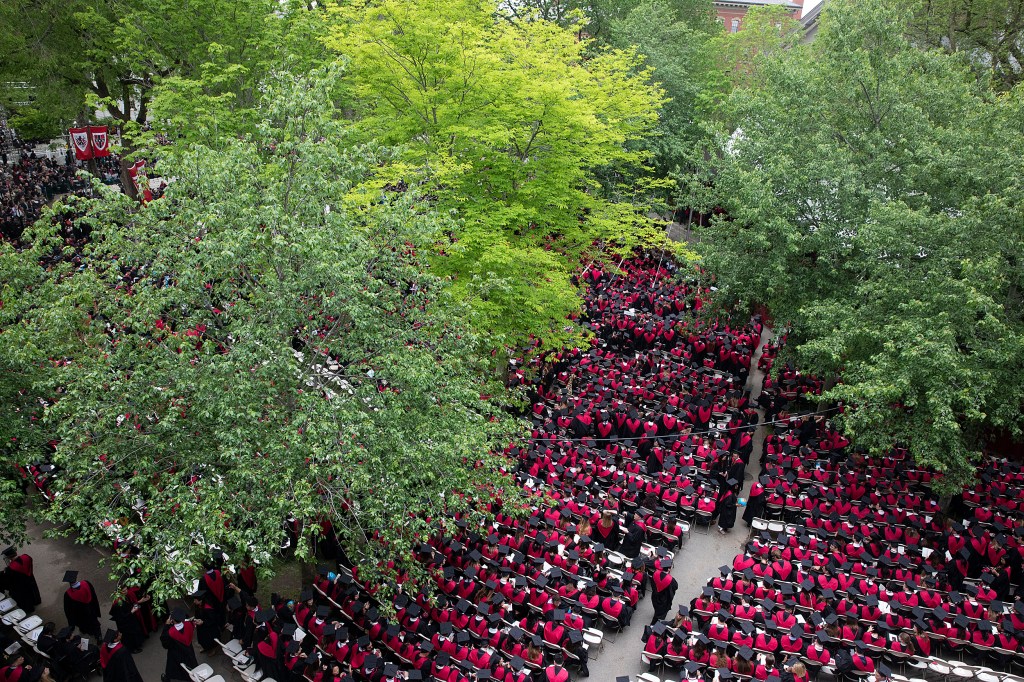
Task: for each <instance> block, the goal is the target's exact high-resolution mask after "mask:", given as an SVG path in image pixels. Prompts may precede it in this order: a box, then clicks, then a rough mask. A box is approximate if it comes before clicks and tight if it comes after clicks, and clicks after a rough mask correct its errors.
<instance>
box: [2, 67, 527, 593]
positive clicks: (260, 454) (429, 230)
mask: <svg viewBox="0 0 1024 682" xmlns="http://www.w3.org/2000/svg"><path fill="white" fill-rule="evenodd" d="M338 77H340V74H339V73H337V72H331V73H327V74H324V73H322V72H316V73H314V74H313V75H312V76H310V77H308V78H294V76H292V75H287V76H282V77H281V78H278V79H275V80H273V81H270V82H268V83H267V84H266V85H265V86H264V87H265V90H266V95H265V96H266V99H265V100H264V102H265V103H264V104H262V105H261V106H259V108H258V113H259V120H260V122H259V124H258V129H257V134H256V135H255V136H253V137H251V138H244V139H234V140H232V141H230V142H225V143H224V144H222V145H221V146H220V148H219V149H217V150H212V149H209V148H207V147H203V146H199V145H180V146H174V147H166V148H164V150H163V153H164V156H163V158H162V160H161V163H160V170H161V172H163V173H164V174H165V176H166V177H171V178H174V179H175V180H174V182H172V183H171V185H170V187H169V189H168V192H167V196H166V197H165V198H164V199H161V200H158V201H154V202H152V203H150V204H149V205H147V206H146V207H145V208H142V209H140V208H138V206H137V204H136V203H135V202H133V201H131V200H129V199H127V198H125V197H123V196H121V195H116V194H112V193H105V194H104V196H103V197H102V198H101V199H100V200H97V201H89V202H81V201H80V202H75V205H76V207H77V208H79V209H81V210H85V211H86V212H87V214H86V217H85V218H84V219H83V220H82V221H81V224H82V225H83V226H88V227H90V228H91V230H92V232H91V236H90V239H89V245H88V246H87V247H85V249H84V251H83V253H82V254H81V259H80V263H78V262H71V261H70V259H69V256H70V255H71V253H70V252H69V253H66V257H65V259H64V260H63V261H62V262H60V263H59V264H56V265H54V266H52V267H50V268H47V269H43V268H41V267H39V266H38V263H39V262H40V260H41V259H46V258H48V257H49V256H51V255H52V254H54V253H55V252H56V251H58V250H59V249H60V247H61V240H60V238H59V236H58V234H57V233H56V232H55V229H54V227H53V226H52V225H51V223H49V222H47V221H42V222H40V224H39V225H38V226H37V227H36V228H35V230H34V232H33V233H32V237H33V243H32V247H31V249H29V250H28V251H25V252H23V253H16V252H14V251H13V250H12V249H11V248H10V247H8V246H3V247H2V249H3V250H2V251H0V281H2V282H3V283H4V284H3V290H2V296H3V301H4V305H3V307H2V308H0V328H2V329H3V330H4V332H3V333H2V334H0V357H3V358H10V359H11V362H12V364H15V365H17V366H21V367H28V368H30V369H31V370H32V371H33V372H34V373H35V374H36V384H35V386H34V390H35V391H36V392H37V394H39V395H57V394H58V390H57V389H58V387H63V390H62V391H61V392H60V398H59V400H58V401H57V402H56V404H55V405H54V406H53V407H52V408H50V409H49V410H48V411H47V413H46V417H45V424H44V426H45V427H46V428H47V429H48V430H52V433H53V434H54V435H55V436H56V437H58V438H59V439H60V444H59V447H58V450H57V454H56V456H55V461H56V463H57V464H58V465H59V466H60V467H61V468H62V470H63V474H62V480H63V481H66V482H67V483H68V484H69V487H68V489H67V490H66V491H63V492H62V493H61V494H60V495H59V496H58V498H57V500H56V502H55V504H54V505H52V507H51V508H50V509H49V511H48V512H47V514H46V515H47V516H48V517H49V518H50V519H52V520H53V521H55V522H58V523H60V524H66V525H62V526H60V527H61V529H62V530H64V531H75V532H77V533H78V535H79V537H80V538H81V539H82V540H84V541H93V542H97V543H101V544H106V543H109V542H110V538H109V537H108V532H109V533H114V532H116V533H117V534H118V535H120V536H124V537H129V538H131V539H132V540H133V541H134V542H136V543H138V545H139V546H140V547H141V549H142V552H141V554H140V555H139V556H138V557H134V558H131V559H129V560H127V561H118V562H117V563H116V565H115V570H116V572H118V573H122V574H124V573H126V572H127V571H128V569H136V570H138V571H139V572H138V573H136V574H135V575H134V576H133V578H132V580H134V581H142V582H145V581H147V580H149V579H153V580H155V581H156V583H155V593H156V594H157V595H158V596H160V597H164V596H177V595H179V594H180V592H181V588H182V586H183V585H185V584H187V581H188V580H190V579H191V577H192V576H193V575H194V574H195V570H196V567H197V565H198V564H199V563H200V562H202V561H203V560H204V559H205V558H206V557H207V555H208V553H209V547H210V546H211V545H217V546H219V547H221V548H222V549H223V550H224V551H225V552H227V553H228V554H229V555H230V556H231V557H232V558H233V559H235V558H237V559H239V560H240V559H242V558H243V557H244V556H245V555H250V556H253V557H254V558H255V559H257V560H258V561H261V563H262V565H263V566H264V567H266V566H268V563H269V562H268V559H269V556H270V554H271V553H272V552H273V551H274V550H275V548H277V547H278V546H279V544H280V543H281V541H282V539H283V537H284V535H283V531H282V526H281V524H282V522H283V520H284V519H285V518H286V517H287V516H288V515H293V516H294V517H295V518H298V519H304V520H310V521H313V522H314V523H315V521H316V520H318V519H329V520H331V521H332V522H333V523H334V524H335V527H336V528H337V530H338V532H339V533H340V534H341V537H342V539H343V542H344V544H345V546H346V549H347V550H348V552H349V555H350V556H351V557H352V558H353V559H354V560H356V561H357V562H358V563H359V564H360V567H361V569H362V570H364V571H365V572H366V573H365V574H366V575H367V576H369V577H371V578H372V577H377V576H380V575H381V574H382V573H384V574H386V568H385V562H386V561H387V560H388V559H399V560H400V559H401V558H403V557H407V556H408V552H409V549H410V547H412V546H414V543H415V542H416V541H417V536H419V537H423V536H424V534H426V533H428V532H429V529H430V528H432V527H433V525H434V524H435V523H438V522H440V523H447V522H450V518H451V514H452V513H453V512H454V511H455V510H458V509H464V508H465V507H466V505H467V504H468V503H469V498H468V496H463V494H462V493H463V492H465V493H468V494H469V495H473V494H475V493H477V492H482V494H483V497H484V499H487V500H490V499H492V498H496V497H502V498H504V499H506V500H510V499H511V500H514V499H515V493H514V491H513V488H514V485H513V486H511V487H509V483H510V481H509V480H508V479H507V478H505V477H504V476H503V475H502V474H501V473H500V472H499V469H498V468H499V466H501V465H502V464H503V462H504V460H503V459H502V458H498V457H496V456H493V455H489V454H488V452H489V451H490V450H491V449H492V447H494V446H495V445H501V444H504V443H506V442H507V439H508V438H509V437H510V436H511V435H512V434H513V433H514V432H515V431H516V429H517V425H518V422H517V421H516V420H514V419H511V418H509V417H507V416H506V415H507V413H506V412H505V411H504V410H503V408H504V407H505V406H507V404H508V396H507V394H506V393H505V392H504V389H503V388H502V387H501V386H499V385H495V384H494V382H493V380H492V379H491V378H490V377H492V376H493V372H491V359H490V357H489V354H488V352H487V350H488V348H487V347H486V346H484V344H482V343H481V340H480V339H479V338H478V337H477V336H475V335H474V334H472V333H470V332H467V331H465V330H464V329H462V328H461V327H460V326H459V325H458V324H457V323H456V321H455V319H456V318H457V317H458V315H456V314H453V312H452V311H456V312H457V309H456V308H455V307H454V305H453V304H452V303H451V301H450V300H449V296H448V293H447V291H446V290H445V288H444V286H443V284H442V282H441V281H440V280H438V279H437V278H434V277H430V276H427V275H424V274H423V266H422V264H421V263H420V260H419V256H418V254H420V253H422V252H423V249H424V247H425V246H426V245H429V244H430V242H431V240H432V239H433V238H434V235H435V234H436V232H437V231H438V230H439V229H440V228H441V227H443V223H442V222H439V221H438V220H437V219H435V218H434V217H433V215H432V214H431V213H430V212H428V211H425V210H423V209H422V208H421V207H420V205H419V204H416V205H414V203H413V201H412V200H411V198H410V197H408V196H405V195H402V194H395V193H383V192H382V193H379V194H378V195H377V196H375V197H374V201H373V204H372V206H367V207H364V210H362V211H360V212H356V211H352V210H348V209H347V208H346V207H345V201H344V199H345V196H346V194H347V193H348V192H349V191H350V189H351V188H352V187H353V185H354V184H356V183H359V182H362V181H363V180H364V178H365V176H366V173H367V172H368V169H371V168H373V167H376V166H377V165H379V164H381V163H385V162H386V161H387V160H388V152H387V150H384V149H379V148H375V147H373V146H358V145H355V144H354V143H353V137H352V135H351V134H350V130H349V128H348V124H346V123H344V122H343V119H342V118H341V117H340V116H339V110H338V108H337V107H336V106H334V105H333V104H332V98H331V96H330V88H332V87H333V86H334V83H335V82H336V81H337V78H338ZM424 205H425V204H424ZM296 350H298V351H299V352H300V353H301V354H297V353H296ZM45 357H55V358H66V359H67V362H66V363H61V366H59V367H52V366H50V365H48V364H47V365H45V366H43V370H44V371H40V370H39V369H38V367H39V366H40V362H39V361H40V360H41V359H43V358H45ZM487 396H493V397H490V398H487ZM137 501H141V503H142V504H141V507H140V505H138V504H137ZM140 508H141V509H142V511H141V513H140V511H139V510H140ZM100 519H104V520H112V521H115V522H116V523H117V524H118V526H117V528H116V531H115V530H110V529H105V528H103V527H101V526H99V525H97V521H98V520H100ZM305 540H308V536H306V538H305ZM299 551H300V555H302V556H307V557H308V553H309V547H308V545H307V544H305V542H304V543H303V544H302V546H300V548H299ZM154 558H155V559H156V561H154Z"/></svg>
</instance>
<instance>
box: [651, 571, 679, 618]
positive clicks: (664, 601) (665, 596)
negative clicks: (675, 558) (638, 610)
mask: <svg viewBox="0 0 1024 682" xmlns="http://www.w3.org/2000/svg"><path fill="white" fill-rule="evenodd" d="M655 565H656V568H655V569H654V573H653V574H652V575H651V604H652V605H653V606H654V617H653V618H652V619H651V624H652V625H653V624H654V623H656V622H658V621H659V620H661V619H662V618H664V617H665V616H666V615H667V614H668V612H669V610H670V609H671V608H672V602H673V600H674V599H675V598H676V590H678V589H679V582H678V581H677V580H676V579H675V578H673V577H672V562H671V561H670V560H669V559H659V560H658V561H657V562H656V564H655Z"/></svg>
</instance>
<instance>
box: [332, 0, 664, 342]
mask: <svg viewBox="0 0 1024 682" xmlns="http://www.w3.org/2000/svg"><path fill="white" fill-rule="evenodd" d="M338 17H339V21H340V26H339V27H338V28H337V29H336V30H335V32H334V33H333V38H332V40H331V41H330V45H331V46H332V47H335V48H336V49H337V50H339V51H340V52H341V53H343V54H345V55H347V56H348V57H349V58H350V60H351V73H350V76H349V78H350V83H349V87H350V88H351V90H352V92H353V93H354V95H355V98H356V102H357V106H356V108H355V112H354V114H355V116H356V118H357V119H358V126H359V128H360V129H361V130H362V131H363V132H364V134H365V136H366V137H367V139H369V138H377V139H381V140H382V141H383V142H385V143H387V144H395V145H401V146H402V148H403V154H402V157H401V160H402V163H401V164H398V165H396V166H394V167H392V168H389V169H383V170H382V172H381V173H380V174H379V181H380V182H391V183H399V182H405V183H418V184H419V185H420V189H421V190H422V191H423V192H425V193H428V194H429V195H431V196H432V197H433V198H434V199H435V201H436V205H437V206H438V208H439V209H440V210H442V211H450V212H451V214H452V215H453V216H454V217H455V218H456V219H457V220H458V223H459V225H458V227H457V228H456V229H455V230H454V231H453V233H452V235H451V238H445V239H442V240H439V242H438V244H437V247H436V253H435V257H434V258H433V259H432V267H433V268H434V270H435V271H436V272H437V273H439V274H442V275H445V276H449V277H451V278H452V280H453V285H454V291H455V293H456V294H457V296H458V297H459V298H460V299H462V300H466V301H469V302H470V303H471V304H472V306H473V309H474V313H475V317H474V320H473V323H474V326H475V327H476V328H477V329H480V330H482V331H483V332H484V333H486V334H487V335H488V336H489V337H490V338H491V339H492V341H493V342H494V343H495V344H496V345H497V344H501V343H510V342H516V341H521V340H523V339H525V338H526V337H527V336H529V335H533V336H536V337H539V338H541V339H543V340H544V341H545V342H546V343H548V344H551V345H556V344H558V343H560V342H561V341H563V340H565V339H566V338H567V336H566V333H565V331H564V329H563V328H564V325H565V317H566V315H567V314H569V313H571V312H574V311H577V310H578V309H579V305H580V299H579V296H578V294H577V291H576V289H575V287H574V286H573V285H572V284H571V282H570V277H571V274H572V272H573V271H574V270H575V269H576V268H578V267H579V266H580V263H581V260H584V261H585V260H587V259H589V258H592V257H603V256H602V253H601V250H600V248H601V247H595V242H600V243H602V244H604V243H608V242H611V241H614V242H615V243H617V244H618V245H619V246H620V247H622V248H628V247H630V246H632V245H633V244H636V243H637V242H639V241H642V240H645V239H648V238H651V237H652V235H654V236H656V233H657V232H658V231H656V230H652V229H650V228H649V226H648V221H647V219H646V218H645V217H644V216H643V215H642V213H641V211H640V210H638V208H637V207H636V206H635V205H634V200H637V199H640V198H642V195H641V194H640V191H639V190H638V189H637V188H636V187H634V186H633V184H632V183H622V182H616V181H615V180H614V178H625V177H632V174H635V173H634V171H635V170H639V169H640V167H641V165H642V164H643V162H644V161H645V155H644V154H643V153H642V152H639V151H637V150H635V149H633V148H632V145H631V143H632V142H634V141H636V140H639V139H641V138H643V137H644V136H646V135H648V134H649V133H650V132H651V130H652V128H653V127H654V125H655V124H656V122H657V119H658V111H659V108H660V106H661V103H662V96H661V92H660V91H659V90H658V89H657V88H655V87H653V86H651V85H650V84H649V82H648V78H647V74H646V73H645V72H644V71H643V70H642V69H638V57H637V56H636V54H634V53H632V52H628V51H618V50H611V49H601V50H597V51H596V54H593V55H589V56H588V55H586V50H587V49H588V47H589V45H588V43H587V42H581V41H579V40H577V37H576V35H575V34H574V33H573V32H572V31H569V30H567V29H564V28H561V27H559V26H558V25H556V24H554V23H551V22H547V21H542V20H536V21H508V20H506V19H502V18H498V17H497V16H496V14H495V8H494V7H493V6H492V5H490V4H488V3H487V2H478V1H476V0H444V1H439V2H432V3H420V2H413V1H412V0H381V1H380V2H372V3H366V2H360V3H353V4H351V5H347V6H345V7H344V8H342V9H341V10H339V11H338ZM609 169H611V170H612V171H614V172H610V173H609V172H607V171H608V170H609ZM631 169H633V170H631ZM598 172H600V174H601V178H602V180H603V183H599V182H598V180H597V176H598ZM609 177H610V178H613V180H612V181H611V182H610V183H609V182H608V181H607V178H609Z"/></svg>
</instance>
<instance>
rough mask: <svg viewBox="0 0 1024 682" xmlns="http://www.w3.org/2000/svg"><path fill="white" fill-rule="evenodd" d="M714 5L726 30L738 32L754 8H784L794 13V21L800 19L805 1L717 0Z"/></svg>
mask: <svg viewBox="0 0 1024 682" xmlns="http://www.w3.org/2000/svg"><path fill="white" fill-rule="evenodd" d="M713 4H714V6H715V11H716V12H717V13H718V18H719V20H721V22H722V23H723V24H724V25H725V30H726V31H732V32H736V31H739V30H740V29H741V28H743V17H744V16H746V14H747V10H749V9H751V8H753V7H763V6H765V5H768V6H782V7H785V8H787V9H789V10H790V11H791V12H792V13H793V18H794V19H799V18H800V10H801V7H802V6H803V4H804V0H715V1H714V3H713Z"/></svg>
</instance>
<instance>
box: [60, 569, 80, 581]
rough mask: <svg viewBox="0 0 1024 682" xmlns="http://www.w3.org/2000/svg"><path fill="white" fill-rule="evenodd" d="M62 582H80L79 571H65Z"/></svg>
mask: <svg viewBox="0 0 1024 682" xmlns="http://www.w3.org/2000/svg"><path fill="white" fill-rule="evenodd" d="M61 582H65V583H72V584H73V583H76V582H78V571H65V572H64V580H62V581H61Z"/></svg>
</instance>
